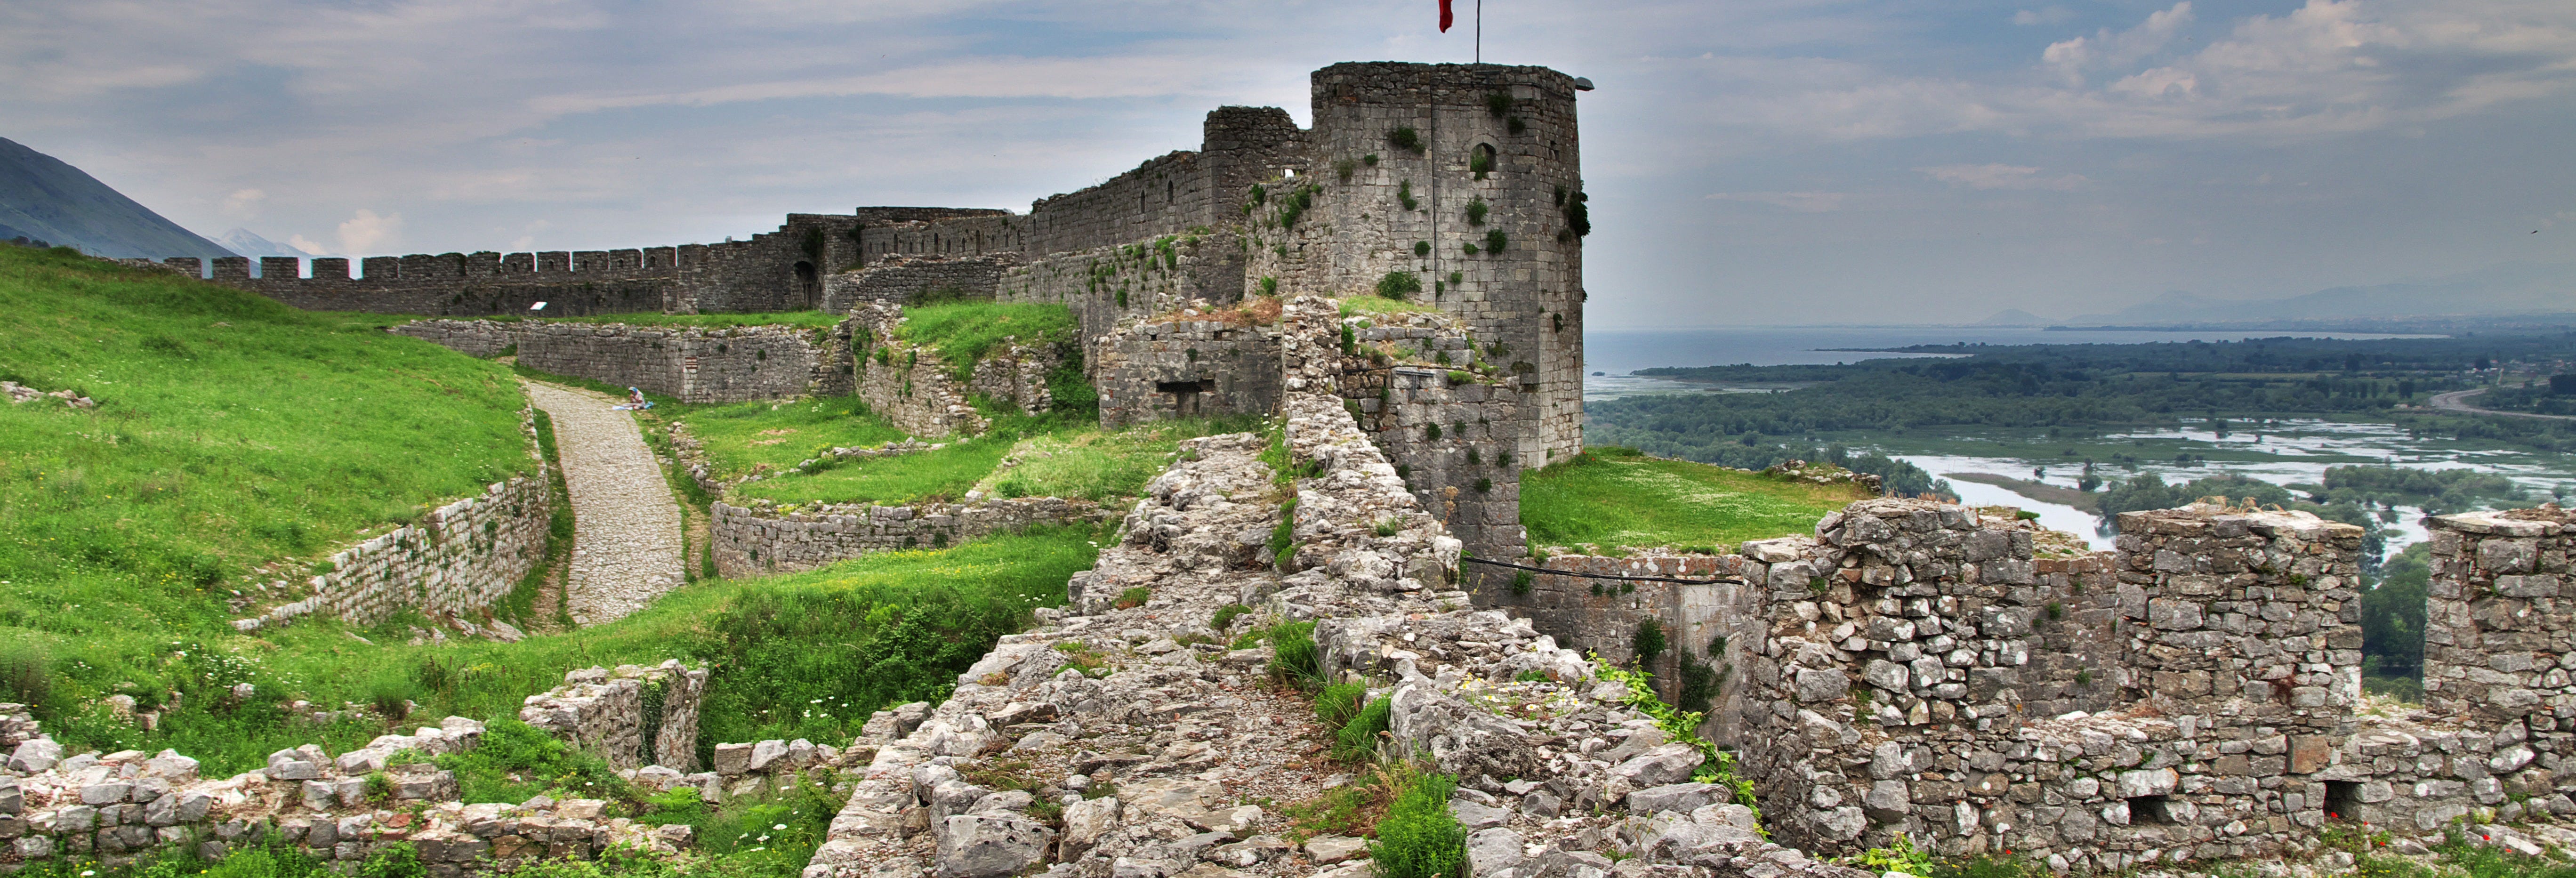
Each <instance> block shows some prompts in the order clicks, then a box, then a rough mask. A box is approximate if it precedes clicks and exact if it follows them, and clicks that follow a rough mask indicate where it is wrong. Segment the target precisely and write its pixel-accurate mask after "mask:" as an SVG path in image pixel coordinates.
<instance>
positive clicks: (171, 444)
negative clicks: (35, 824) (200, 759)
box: [0, 247, 535, 752]
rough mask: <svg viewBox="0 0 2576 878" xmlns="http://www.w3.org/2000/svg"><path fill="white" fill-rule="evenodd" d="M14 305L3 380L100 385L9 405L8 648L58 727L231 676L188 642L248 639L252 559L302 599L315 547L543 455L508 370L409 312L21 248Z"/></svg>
mask: <svg viewBox="0 0 2576 878" xmlns="http://www.w3.org/2000/svg"><path fill="white" fill-rule="evenodd" d="M0 308H5V309H6V310H7V311H8V313H10V315H11V318H10V319H9V320H8V321H7V322H6V323H5V325H0V378H7V379H10V380H14V381H19V382H22V383H26V384H29V385H32V386H35V387H37V388H40V389H43V390H55V389H72V390H77V391H79V392H81V393H83V394H86V395H88V396H90V397H92V398H95V399H97V400H98V402H99V407H98V408H97V409H96V410H94V411H78V410H74V409H71V408H68V407H66V406H63V405H62V404H60V403H59V402H54V401H51V400H47V401H43V402H36V403H28V404H24V405H0V643H8V644H11V645H12V647H13V650H12V655H13V656H14V657H15V658H14V659H13V661H14V662H16V663H18V664H32V665H33V666H36V667H40V668H42V669H43V670H44V673H43V674H42V677H43V678H44V680H45V683H44V686H43V688H44V689H45V690H46V691H44V692H42V693H39V694H42V695H43V696H44V698H42V699H40V700H39V701H38V702H37V708H38V714H39V716H40V717H42V718H44V719H45V720H46V726H47V728H48V729H65V728H67V726H66V725H65V724H64V723H63V722H62V719H63V718H64V717H65V716H67V715H69V714H73V713H76V712H78V711H80V710H81V709H83V708H84V706H87V705H94V704H95V703H96V701H97V699H98V698H100V697H102V696H105V695H107V694H110V693H111V692H116V691H125V692H127V693H128V694H133V695H135V696H136V697H137V699H138V701H140V702H142V703H143V704H145V705H153V704H157V703H158V702H159V701H160V700H162V698H163V694H162V693H164V692H166V691H167V687H166V686H165V685H164V684H165V683H167V682H168V681H169V680H171V679H173V678H174V677H177V676H182V675H212V676H218V677H221V676H228V675H230V674H232V673H233V671H231V670H228V669H226V668H223V667H218V665H220V664H221V663H222V662H221V661H219V660H218V659H217V658H216V657H213V656H209V655H206V654H205V653H203V652H190V653H189V654H188V655H185V656H180V655H176V654H175V653H177V652H179V651H180V648H179V647H178V645H179V644H189V643H194V642H197V641H201V640H231V639H234V632H233V631H232V629H231V628H230V627H229V626H228V625H226V624H225V623H226V622H227V621H229V620H230V619H231V618H233V616H234V615H235V614H234V613H233V612H232V611H231V609H230V608H229V607H227V606H225V604H224V600H225V599H226V598H229V597H231V596H232V595H233V593H234V592H235V591H236V590H248V587H249V583H250V581H251V580H252V579H253V578H254V577H256V579H257V580H258V581H266V580H269V579H272V578H278V579H286V580H288V581H289V582H291V583H295V586H296V587H294V588H291V589H290V591H291V592H292V593H290V594H286V595H278V596H276V598H277V599H280V600H283V599H290V598H293V597H300V596H302V589H301V588H300V586H301V583H302V580H303V579H304V577H305V576H307V575H310V573H311V572H312V571H311V569H310V567H311V563H312V561H313V560H314V559H316V558H318V557H320V556H322V555H324V554H325V553H328V552H330V551H333V550H335V549H337V548H338V547H340V546H343V545H346V544H347V543H349V542H351V541H354V540H356V539H359V538H361V537H362V536H364V535H366V534H372V533H379V532H381V530H382V529H383V528H386V527H388V526H393V525H398V524H401V523H406V522H409V521H411V520H413V519H415V518H416V517H418V516H419V515H420V514H421V513H422V512H423V511H425V510H426V509H428V508H431V507H432V506H433V505H435V504H439V503H444V502H447V501H449V500H453V499H456V498H459V497H463V496H467V495H470V494H479V493H481V492H482V490H483V487H484V486H485V485H486V484H488V483H491V482H495V481H500V480H502V479H506V478H508V477H510V476H511V475H514V474H520V473H527V472H531V471H533V470H534V468H535V461H533V460H532V459H531V458H530V457H529V453H528V447H529V446H528V440H527V438H526V437H525V434H523V433H522V432H521V428H520V410H521V408H522V407H523V406H524V405H525V398H524V396H523V395H522V394H521V393H520V391H519V387H518V384H517V382H516V381H515V380H513V379H512V377H511V375H510V373H509V371H508V370H506V369H504V368H503V367H501V366H499V365H497V364H494V363H490V362H485V361H481V360H475V359H472V358H469V357H465V356H462V355H459V354H456V353H454V352H452V351H448V350H446V349H444V348H440V347H438V346H436V345H432V344H429V343H427V342H424V341H420V340H418V339H412V338H406V337H402V336H395V335H389V334H386V333H385V332H383V331H382V328H383V327H385V326H387V325H391V324H395V323H400V322H403V320H404V318H401V317H397V316H392V315H353V314H333V313H310V312H303V311H297V310H294V309H292V308H288V307H286V306H283V305H280V304H277V303H276V302H274V301H271V300H269V299H266V298H263V297H260V296H257V295H254V294H251V293H246V292H242V291H239V290H233V289H229V288H225V287H220V286H215V285H212V284H207V283H203V282H199V281H193V280H189V279H186V278H181V277H177V276H173V275H168V274H162V273H157V272H147V271H141V270H136V269H128V268H124V267H120V266H114V265H109V264H104V263H100V262H97V261H95V260H91V259H87V258H84V257H81V256H78V255H76V254H73V253H70V252H69V251H64V250H54V251H40V250H29V249H22V248H15V247H0ZM397 449H398V450H397ZM271 562H278V563H279V566H278V567H277V568H276V569H275V570H273V571H268V570H262V569H260V568H261V567H262V566H263V565H267V564H269V563H271ZM12 688H18V687H15V686H13V687H12ZM56 734H57V735H62V734H65V732H63V731H57V732H56ZM187 734H188V733H187V732H184V731H182V732H173V733H164V734H162V735H160V736H159V738H160V739H163V740H181V739H183V738H185V736H186V735H187ZM215 737H221V736H220V735H217V736H215ZM75 739H77V736H75ZM191 746H196V745H194V744H192V745H191ZM190 752H195V751H194V750H192V751H190Z"/></svg>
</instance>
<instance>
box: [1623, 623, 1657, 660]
mask: <svg viewBox="0 0 2576 878" xmlns="http://www.w3.org/2000/svg"><path fill="white" fill-rule="evenodd" d="M1628 643H1629V645H1630V646H1631V647H1634V648H1635V649H1636V651H1637V664H1638V665H1639V666H1641V667H1642V666H1645V665H1651V664H1654V663H1655V657H1656V656H1659V655H1663V654H1664V623H1662V622H1660V621H1657V620H1654V619H1647V620H1645V621H1643V622H1639V623H1637V634H1636V636H1634V637H1630V638H1629V639H1628Z"/></svg>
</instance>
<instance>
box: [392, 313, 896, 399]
mask: <svg viewBox="0 0 2576 878" xmlns="http://www.w3.org/2000/svg"><path fill="white" fill-rule="evenodd" d="M390 331H392V332H394V333H396V334H399V335H408V336H412V337H414V338H420V339H424V340H427V341H431V342H434V343H437V344H440V345H444V346H446V347H449V348H453V349H455V350H457V351H460V352H463V353H466V354H469V355H473V356H493V355H496V354H499V353H501V352H503V351H508V350H516V351H517V353H518V358H519V359H518V361H519V362H520V363H521V364H523V365H526V366H527V367H528V368H531V369H536V370H539V371H543V372H550V373H553V374H557V375H570V376H573V377H576V378H588V379H591V380H594V381H599V382H603V383H607V384H611V385H619V386H626V387H640V388H643V389H645V390H649V391H652V392H654V393H660V394H665V395H669V396H672V397H676V398H678V399H679V400H680V401H681V402H688V403H721V402H743V401H746V400H755V399H787V398H791V397H797V396H807V395H822V396H843V395H848V394H849V393H851V392H852V390H853V389H854V388H855V384H856V379H855V377H854V375H853V374H852V372H853V366H852V363H851V353H850V351H851V347H850V336H851V333H853V332H856V331H858V329H857V327H856V326H855V324H854V323H853V322H852V321H843V322H842V323H841V325H839V326H836V327H833V328H831V329H809V328H805V327H799V326H783V325H782V326H741V327H730V328H717V329H708V328H704V327H694V326H690V327H656V326H633V325H628V324H624V323H533V322H502V321H490V320H419V321H414V322H411V323H407V324H403V325H401V326H397V327H394V328H392V329H391V330H390Z"/></svg>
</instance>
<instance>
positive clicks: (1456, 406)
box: [1310, 314, 1531, 584]
mask: <svg viewBox="0 0 2576 878" xmlns="http://www.w3.org/2000/svg"><path fill="white" fill-rule="evenodd" d="M1380 323H1384V324H1385V325H1378V324H1380ZM1456 323H1457V321H1456V320H1455V319H1454V318H1449V317H1446V316H1445V315H1442V316H1435V315H1420V314H1417V315H1411V316H1410V317H1405V316H1402V315H1385V316H1382V317H1379V318H1375V319H1369V318H1344V319H1342V320H1338V321H1335V322H1334V323H1333V324H1331V325H1327V326H1323V327H1318V329H1320V331H1322V332H1324V333H1326V334H1327V335H1338V333H1339V332H1340V331H1341V329H1342V328H1343V327H1348V328H1349V331H1350V333H1351V338H1352V341H1353V343H1354V344H1355V345H1371V344H1377V343H1389V344H1393V345H1396V346H1398V347H1399V348H1409V349H1412V350H1414V351H1415V352H1416V355H1415V356H1414V357H1412V358H1410V359H1412V360H1415V361H1417V362H1411V363H1400V362H1396V361H1393V360H1389V361H1387V362H1385V363H1377V362H1373V361H1371V360H1370V359H1367V358H1364V357H1356V356H1344V357H1341V358H1340V375H1339V376H1337V385H1338V387H1337V389H1338V392H1339V394H1340V395H1341V397H1342V398H1343V399H1344V400H1347V401H1348V404H1349V405H1352V406H1355V407H1356V409H1357V411H1356V412H1355V416H1356V417H1357V418H1358V420H1359V423H1360V426H1361V428H1362V429H1366V430H1368V431H1369V436H1370V438H1372V439H1374V440H1376V442H1377V444H1378V447H1379V448H1382V449H1385V451H1386V456H1387V459H1388V460H1389V461H1392V462H1393V463H1394V464H1395V468H1396V473H1397V474H1398V475H1400V476H1402V477H1403V478H1404V483H1405V485H1406V487H1407V488H1409V489H1410V490H1412V491H1413V495H1414V497H1415V499H1417V500H1420V501H1421V502H1422V508H1423V509H1425V510H1427V511H1429V512H1430V513H1431V515H1432V517H1433V518H1435V519H1438V520H1439V521H1440V523H1441V525H1442V526H1444V527H1446V528H1448V530H1449V532H1450V533H1451V534H1452V535H1454V536H1456V537H1457V538H1458V539H1459V540H1461V541H1464V542H1465V543H1466V544H1467V549H1468V551H1470V552H1474V553H1475V554H1477V555H1479V556H1484V557H1517V556H1519V555H1521V554H1522V553H1523V551H1524V548H1525V546H1526V544H1527V542H1528V539H1527V535H1526V533H1525V532H1524V531H1523V529H1522V528H1521V516H1520V508H1521V495H1520V472H1521V467H1520V466H1519V465H1517V464H1518V462H1519V461H1518V458H1519V456H1520V454H1521V453H1522V450H1523V449H1524V448H1525V447H1527V443H1525V442H1524V441H1522V440H1523V439H1525V438H1526V434H1527V432H1528V431H1529V429H1530V427H1531V424H1530V422H1529V419H1528V418H1527V417H1525V415H1526V412H1527V410H1526V408H1525V407H1524V405H1523V403H1524V402H1525V399H1524V394H1521V393H1519V392H1518V390H1517V388H1518V387H1519V386H1520V385H1519V383H1518V382H1517V381H1515V380H1512V378H1511V377H1510V376H1503V377H1502V378H1500V379H1497V378H1492V377H1487V376H1483V375H1478V374H1475V373H1473V372H1470V371H1467V369H1468V366H1469V364H1470V363H1471V362H1472V361H1473V359H1474V357H1475V340H1474V339H1473V338H1472V337H1471V336H1470V335H1468V334H1467V333H1466V332H1465V331H1464V330H1463V328H1462V327H1460V326H1458V325H1456ZM1310 331H1312V330H1310ZM1442 359H1446V360H1449V361H1450V362H1449V363H1446V364H1444V363H1440V362H1437V361H1438V360H1442ZM1421 360H1432V361H1433V362H1432V363H1430V364H1429V365H1425V364H1423V363H1421V362H1418V361H1421ZM1486 575H1487V571H1486V569H1485V568H1477V569H1476V570H1471V571H1469V572H1468V580H1469V582H1470V583H1471V584H1473V583H1477V582H1480V581H1481V580H1482V579H1483V578H1484V577H1485V576H1486Z"/></svg>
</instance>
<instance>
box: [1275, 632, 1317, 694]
mask: <svg viewBox="0 0 2576 878" xmlns="http://www.w3.org/2000/svg"><path fill="white" fill-rule="evenodd" d="M1270 647H1271V651H1272V654H1271V657H1270V676H1271V677H1273V678H1275V679H1279V680H1282V681H1286V682H1289V683H1295V684H1298V685H1311V684H1315V683H1320V682H1322V681H1323V679H1324V656H1323V653H1322V651H1321V650H1318V649H1316V648H1315V623H1313V622H1290V623H1287V624H1284V625H1280V626H1278V627H1276V628H1273V629H1271V630H1270Z"/></svg>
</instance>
